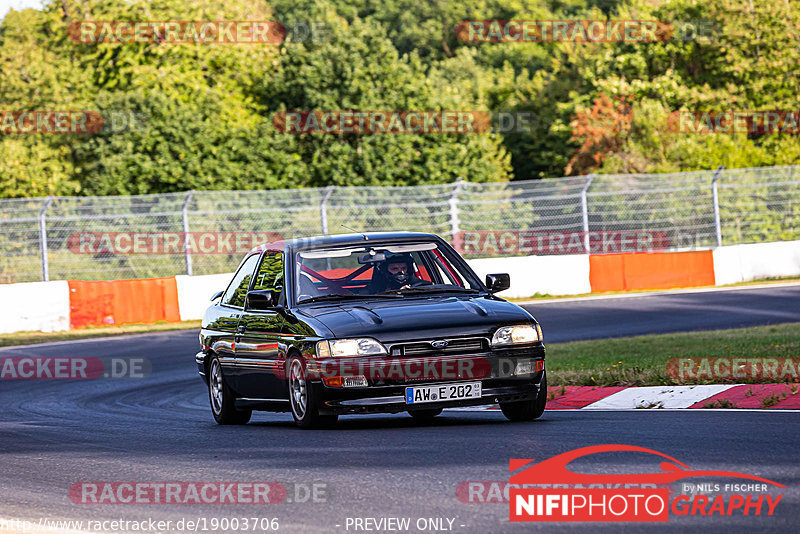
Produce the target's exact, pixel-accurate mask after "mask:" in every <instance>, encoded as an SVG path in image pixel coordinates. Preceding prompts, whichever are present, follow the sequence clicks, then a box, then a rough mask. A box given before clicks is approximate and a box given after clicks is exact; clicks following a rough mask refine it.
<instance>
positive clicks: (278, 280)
mask: <svg viewBox="0 0 800 534" xmlns="http://www.w3.org/2000/svg"><path fill="white" fill-rule="evenodd" d="M253 289H272V290H273V291H277V292H278V293H279V294H280V293H283V252H279V251H268V252H267V253H265V254H264V259H263V260H261V266H260V267H259V268H258V273H257V274H256V281H255V283H254V284H253Z"/></svg>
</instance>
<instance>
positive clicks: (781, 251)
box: [714, 241, 800, 286]
mask: <svg viewBox="0 0 800 534" xmlns="http://www.w3.org/2000/svg"><path fill="white" fill-rule="evenodd" d="M783 276H800V241H777V242H774V243H754V244H751V245H732V246H728V247H719V248H716V249H714V279H715V281H716V284H717V285H718V286H720V285H725V284H735V283H737V282H748V281H750V280H758V279H761V278H776V277H783Z"/></svg>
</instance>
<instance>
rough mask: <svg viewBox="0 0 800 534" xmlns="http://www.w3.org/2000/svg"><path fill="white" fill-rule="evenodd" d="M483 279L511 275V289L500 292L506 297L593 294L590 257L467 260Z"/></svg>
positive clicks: (525, 257) (579, 255)
mask: <svg viewBox="0 0 800 534" xmlns="http://www.w3.org/2000/svg"><path fill="white" fill-rule="evenodd" d="M467 263H469V265H470V267H472V269H473V270H474V271H475V272H476V273H478V275H479V276H480V277H481V279H484V277H485V276H486V275H487V274H492V273H508V274H510V275H511V288H510V289H508V290H506V291H503V292H502V293H499V294H498V296H500V297H503V298H524V297H531V296H533V295H535V294H536V293H540V294H542V295H544V294H549V295H578V294H580V293H591V292H592V287H591V285H590V284H589V256H588V255H587V254H575V255H568V256H523V257H518V258H481V259H474V260H468V262H467Z"/></svg>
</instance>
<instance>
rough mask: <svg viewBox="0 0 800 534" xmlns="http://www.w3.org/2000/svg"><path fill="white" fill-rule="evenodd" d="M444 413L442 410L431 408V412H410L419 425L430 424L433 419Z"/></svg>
mask: <svg viewBox="0 0 800 534" xmlns="http://www.w3.org/2000/svg"><path fill="white" fill-rule="evenodd" d="M440 413H442V409H441V408H431V409H430V410H409V412H408V414H409V415H410V416H411V417H413V418H414V420H415V421H417V422H419V423H430V422H431V421H433V418H434V417H436V416H437V415H439V414H440Z"/></svg>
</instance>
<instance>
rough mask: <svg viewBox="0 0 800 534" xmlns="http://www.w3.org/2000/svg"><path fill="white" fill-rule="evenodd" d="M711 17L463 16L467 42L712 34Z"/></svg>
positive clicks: (462, 36) (651, 39)
mask: <svg viewBox="0 0 800 534" xmlns="http://www.w3.org/2000/svg"><path fill="white" fill-rule="evenodd" d="M713 29H714V25H713V24H712V22H711V21H705V20H696V21H675V22H669V21H661V20H575V19H573V20H498V19H491V20H463V21H461V22H460V23H459V24H458V25H457V26H456V35H457V36H458V39H459V40H460V41H462V42H465V43H557V42H570V43H658V42H666V41H672V40H679V41H695V40H698V39H699V38H700V37H708V38H710V37H711V36H713Z"/></svg>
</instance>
